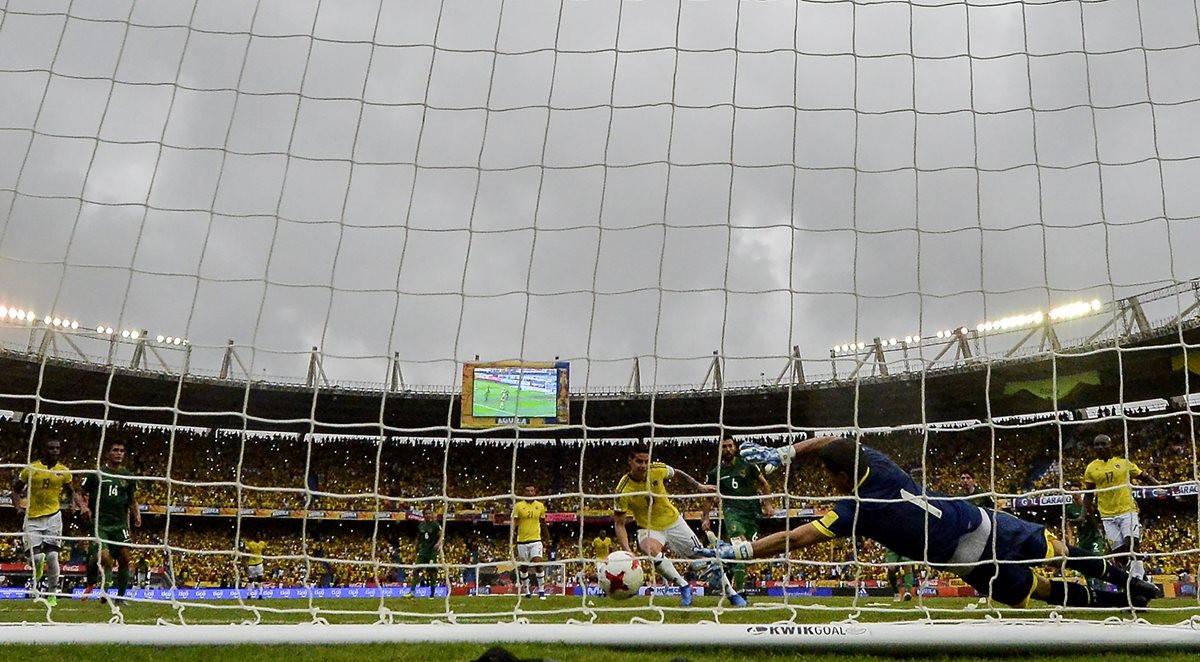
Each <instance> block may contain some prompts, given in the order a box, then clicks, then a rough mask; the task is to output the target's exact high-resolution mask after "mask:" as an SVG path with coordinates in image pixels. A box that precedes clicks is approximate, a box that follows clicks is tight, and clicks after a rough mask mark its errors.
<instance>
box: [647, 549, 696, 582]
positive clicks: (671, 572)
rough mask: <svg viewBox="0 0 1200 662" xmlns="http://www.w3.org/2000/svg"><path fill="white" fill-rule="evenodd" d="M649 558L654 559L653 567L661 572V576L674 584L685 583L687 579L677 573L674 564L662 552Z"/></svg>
mask: <svg viewBox="0 0 1200 662" xmlns="http://www.w3.org/2000/svg"><path fill="white" fill-rule="evenodd" d="M650 560H652V561H654V567H655V568H658V571H659V572H660V573H662V576H663V577H665V578H666V579H667V581H669V582H671V583H672V584H674V585H676V586H686V585H687V581H685V580H684V578H683V576H682V575H680V574H679V571H678V570H676V569H675V564H673V563H671V562H670V561H669V560H667V557H666V556H664V555H663V553H662V552H659V553H657V554H655V555H654V556H652V557H650Z"/></svg>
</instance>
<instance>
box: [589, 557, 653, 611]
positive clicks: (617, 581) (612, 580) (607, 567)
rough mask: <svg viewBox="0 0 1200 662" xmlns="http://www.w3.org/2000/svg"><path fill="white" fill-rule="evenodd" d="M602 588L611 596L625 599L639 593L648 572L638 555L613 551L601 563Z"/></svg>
mask: <svg viewBox="0 0 1200 662" xmlns="http://www.w3.org/2000/svg"><path fill="white" fill-rule="evenodd" d="M598 574H599V575H600V588H602V589H604V592H605V593H606V594H607V595H608V597H610V598H616V599H618V600H625V599H626V598H631V597H633V596H635V595H637V592H638V589H639V588H641V587H642V582H644V581H645V580H646V573H645V572H643V571H642V564H641V562H640V561H638V559H637V557H636V556H634V555H633V554H630V553H629V552H613V553H612V554H609V555H608V559H607V560H605V561H604V563H602V564H600V572H599V573H598Z"/></svg>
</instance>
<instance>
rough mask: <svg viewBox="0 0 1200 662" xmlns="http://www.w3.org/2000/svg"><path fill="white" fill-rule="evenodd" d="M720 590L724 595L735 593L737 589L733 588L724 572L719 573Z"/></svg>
mask: <svg viewBox="0 0 1200 662" xmlns="http://www.w3.org/2000/svg"><path fill="white" fill-rule="evenodd" d="M721 592H722V593H724V594H725V597H729V596H731V595H737V591H736V590H734V588H733V582H731V581H729V577H727V576H725V573H721Z"/></svg>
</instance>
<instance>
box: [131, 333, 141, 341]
mask: <svg viewBox="0 0 1200 662" xmlns="http://www.w3.org/2000/svg"><path fill="white" fill-rule="evenodd" d="M140 337H141V334H140V333H138V332H137V331H130V332H129V339H130V340H137V339H138V338H140Z"/></svg>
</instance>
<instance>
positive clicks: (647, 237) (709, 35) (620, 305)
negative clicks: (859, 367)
mask: <svg viewBox="0 0 1200 662" xmlns="http://www.w3.org/2000/svg"><path fill="white" fill-rule="evenodd" d="M1195 11H1196V10H1195V7H1192V6H1190V5H1189V3H1141V5H1139V4H1138V3H1136V2H1133V1H1131V0H1106V1H1104V2H1082V3H1080V2H1049V1H1047V2H1030V3H1025V4H1019V3H1015V2H994V3H988V2H975V3H973V4H972V6H971V7H970V8H967V7H965V6H964V5H963V4H961V3H957V2H954V3H951V2H932V1H931V2H918V3H915V4H911V5H910V4H907V3H901V2H874V3H863V4H859V5H854V4H852V3H849V2H825V1H822V2H799V3H796V2H785V1H782V0H779V1H775V2H741V3H737V2H732V1H722V0H710V1H693V0H684V1H683V2H682V3H679V4H676V3H674V2H658V1H651V0H627V1H625V2H617V1H615V0H614V1H608V0H582V1H577V0H567V1H566V2H557V1H537V0H522V1H520V2H517V1H514V0H508V1H506V2H499V1H488V0H469V1H467V0H457V1H447V2H433V1H420V2H392V1H390V0H385V1H384V2H382V3H380V2H379V1H378V0H358V1H353V2H346V1H342V2H322V3H318V2H316V1H315V0H314V1H295V0H288V1H286V2H285V1H283V0H264V1H261V2H257V3H244V2H199V3H195V4H193V3H192V2H139V3H136V4H131V3H129V2H115V1H114V2H105V3H74V4H73V5H72V4H70V3H67V2H48V1H44V0H38V1H36V2H33V1H27V2H17V1H13V2H9V3H8V4H7V6H6V9H5V10H4V11H3V12H2V13H0V223H2V234H0V299H5V300H6V301H7V302H9V303H12V304H15V305H21V306H27V307H32V308H35V309H36V310H37V312H38V313H39V315H40V314H42V313H43V312H45V313H51V312H56V313H59V314H62V315H69V316H72V317H75V318H78V319H80V320H81V321H83V322H85V324H91V323H93V322H99V321H104V320H108V322H107V323H109V324H111V325H113V326H119V324H124V325H127V326H135V327H141V328H146V329H149V330H150V331H151V333H152V334H155V333H163V334H166V335H183V336H186V337H188V338H190V339H192V342H193V344H194V346H195V347H196V350H195V358H194V363H195V365H196V368H197V370H199V371H206V370H207V371H211V370H215V369H216V368H217V366H218V365H219V362H220V356H221V351H222V349H223V347H224V344H225V342H226V339H235V340H236V341H237V342H238V343H241V344H245V345H253V346H254V347H255V348H257V351H256V352H254V353H253V355H252V356H251V353H250V352H249V351H248V350H247V351H246V352H245V353H244V357H243V358H244V360H245V361H246V362H247V364H249V367H250V369H251V370H252V371H253V372H254V373H255V374H256V376H257V375H261V374H264V373H265V374H267V375H272V376H285V377H291V378H297V379H298V378H302V377H303V375H304V373H305V370H306V368H307V352H308V350H309V348H310V347H311V346H319V347H321V348H322V349H323V350H324V352H325V353H326V363H325V368H326V372H327V373H328V374H329V376H330V378H331V379H334V380H335V381H380V380H382V379H383V378H384V375H385V374H386V369H387V359H388V358H389V357H390V356H391V355H392V353H393V352H399V355H400V357H401V359H402V361H403V362H404V363H403V370H404V376H405V378H406V379H407V380H408V381H409V382H411V383H425V384H446V383H450V381H451V380H452V379H453V378H454V376H455V367H454V364H453V361H452V360H451V359H457V360H466V359H471V358H473V357H474V356H475V355H476V354H478V355H480V356H481V357H482V358H485V359H500V358H512V357H524V358H526V359H549V358H552V357H554V356H561V357H563V358H565V359H570V360H571V361H572V363H573V366H574V370H575V380H574V381H575V384H576V386H579V385H581V384H583V383H584V382H585V381H587V382H588V383H589V384H591V385H593V386H600V385H603V386H611V385H618V384H623V383H625V382H626V381H627V379H628V376H629V372H630V368H631V357H633V356H641V357H643V363H642V376H643V381H644V382H645V383H646V384H649V383H650V382H656V383H658V384H681V383H697V382H699V381H700V380H701V379H702V377H703V375H704V373H705V371H706V370H707V367H708V362H709V360H710V357H711V353H712V351H713V350H720V351H721V352H722V354H724V355H725V356H726V357H728V364H727V366H726V375H727V378H729V379H731V380H757V379H759V378H760V373H765V374H766V375H767V376H768V377H770V378H773V377H774V376H775V375H776V374H777V373H778V372H779V370H780V369H781V368H782V367H783V365H784V361H783V358H782V357H784V356H786V354H787V353H788V352H789V351H790V349H791V347H792V346H793V345H799V346H800V349H801V352H802V354H803V355H804V356H805V357H806V358H813V359H816V358H821V357H826V358H827V357H828V352H829V348H830V346H832V345H834V344H837V343H843V342H848V341H851V340H862V341H869V340H870V339H871V338H872V337H874V336H877V335H879V336H883V337H885V338H886V337H889V336H896V337H903V336H905V335H909V334H912V333H917V332H921V333H924V334H926V335H929V334H932V333H934V332H936V331H937V330H940V329H943V328H948V327H951V326H956V325H959V324H968V325H974V324H975V323H976V322H979V321H981V320H983V319H994V318H999V317H1003V316H1006V315H1010V314H1018V313H1025V312H1031V311H1033V310H1039V309H1041V310H1046V309H1047V308H1048V307H1050V306H1053V305H1058V304H1061V303H1066V302H1069V301H1073V300H1078V299H1088V300H1090V299H1091V298H1093V297H1098V298H1100V299H1102V300H1105V301H1107V300H1111V299H1112V298H1114V297H1117V296H1122V295H1128V294H1132V293H1134V292H1138V291H1142V290H1146V289H1149V288H1151V287H1154V286H1157V285H1160V284H1165V283H1170V282H1175V281H1177V280H1187V279H1190V278H1193V277H1195V276H1197V275H1200V260H1198V259H1197V256H1196V249H1195V247H1196V246H1197V245H1200V230H1197V223H1196V221H1195V220H1194V219H1195V217H1196V216H1197V215H1200V192H1198V191H1197V187H1196V186H1195V182H1196V181H1197V178H1198V177H1200V133H1198V132H1197V131H1196V130H1195V127H1196V126H1197V125H1198V124H1200V82H1198V81H1200V79H1198V78H1197V77H1196V76H1195V71H1197V69H1198V68H1200V33H1198V32H1197V21H1196V15H1195ZM189 26H190V28H191V29H189ZM309 35H313V36H315V37H316V38H315V39H313V38H310V37H309ZM434 45H436V47H437V48H436V49H435V48H434ZM968 53H969V54H970V55H971V57H967V54H968ZM51 72H53V73H51ZM1150 101H1152V102H1153V103H1148V102H1150ZM856 110H857V112H856ZM96 137H99V139H100V140H99V141H97V140H96ZM414 164H416V165H417V166H419V167H418V168H414ZM668 164H669V165H668ZM1165 305H1166V308H1165V309H1164V310H1163V311H1161V314H1162V315H1166V314H1169V313H1171V312H1174V311H1175V309H1176V307H1177V306H1176V303H1175V302H1173V301H1171V302H1166V304H1165ZM1185 305H1186V303H1185ZM118 320H119V322H118ZM27 335H28V334H20V333H16V332H12V331H9V332H6V334H5V339H6V342H10V343H14V344H20V343H23V342H24V341H25V340H26V339H27ZM88 351H89V352H95V353H96V354H98V355H102V354H103V348H102V347H100V348H97V347H96V346H95V345H91V346H89V350H88ZM651 356H657V357H659V360H658V361H654V360H652V359H650V358H649V357H651ZM588 358H590V361H589V360H588ZM809 372H810V374H819V373H822V372H828V362H827V361H826V362H824V363H822V364H820V365H817V364H814V365H811V366H809Z"/></svg>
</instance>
